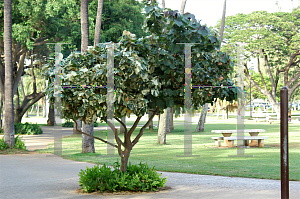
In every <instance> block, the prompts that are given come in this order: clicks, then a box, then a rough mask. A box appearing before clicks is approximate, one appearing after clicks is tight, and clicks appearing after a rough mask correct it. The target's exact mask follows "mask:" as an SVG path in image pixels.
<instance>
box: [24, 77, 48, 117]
mask: <svg viewBox="0 0 300 199" xmlns="http://www.w3.org/2000/svg"><path fill="white" fill-rule="evenodd" d="M43 86H44V88H46V81H45V78H44V79H43ZM46 103H47V102H46V96H45V97H44V106H43V117H46ZM26 112H27V111H26Z"/></svg>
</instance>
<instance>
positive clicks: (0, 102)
mask: <svg viewBox="0 0 300 199" xmlns="http://www.w3.org/2000/svg"><path fill="white" fill-rule="evenodd" d="M0 128H2V94H1V91H0Z"/></svg>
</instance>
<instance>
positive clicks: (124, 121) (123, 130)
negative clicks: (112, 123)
mask: <svg viewBox="0 0 300 199" xmlns="http://www.w3.org/2000/svg"><path fill="white" fill-rule="evenodd" d="M121 121H122V122H123V123H124V124H125V125H126V117H122V119H121ZM124 133H125V128H124V127H123V125H122V124H120V134H124Z"/></svg>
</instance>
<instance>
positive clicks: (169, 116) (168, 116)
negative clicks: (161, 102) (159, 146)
mask: <svg viewBox="0 0 300 199" xmlns="http://www.w3.org/2000/svg"><path fill="white" fill-rule="evenodd" d="M170 121H171V108H170V107H168V108H167V117H166V133H170V132H171V130H170V126H171V125H170Z"/></svg>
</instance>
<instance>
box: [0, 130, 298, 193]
mask: <svg viewBox="0 0 300 199" xmlns="http://www.w3.org/2000/svg"><path fill="white" fill-rule="evenodd" d="M42 128H43V131H44V133H43V134H42V135H36V136H32V135H31V136H29V135H28V136H24V140H25V143H26V146H27V148H28V149H30V150H33V149H37V148H45V147H46V146H47V144H48V143H51V142H53V140H54V137H57V136H62V135H63V136H65V135H71V134H72V129H71V128H61V127H55V128H53V127H42ZM98 128H99V129H100V128H103V127H97V129H98ZM104 128H105V127H104ZM59 132H60V135H58V133H59ZM93 165H94V164H91V163H85V162H75V161H71V160H65V159H62V158H61V157H59V156H55V155H52V154H22V155H21V154H20V155H0V187H1V189H0V198H1V199H2V198H3V199H17V198H20V199H27V198H28V199H41V198H57V199H66V198H70V199H71V198H72V199H73V198H75V199H76V198H136V199H138V198H140V199H148V198H166V199H167V198H170V199H177V198H178V199H182V198H195V199H198V198H203V199H213V198H226V199H228V198H234V199H235V198H244V199H253V198H255V199H277V198H278V199H279V198H280V180H266V179H252V178H236V177H233V178H232V177H222V176H209V175H195V174H184V173H170V172H160V173H162V176H163V177H166V176H167V180H168V181H167V183H166V186H169V187H171V189H170V190H165V191H161V192H157V193H137V194H131V195H112V194H106V195H99V194H98V195H97V194H80V193H77V192H76V190H77V189H79V188H80V187H79V185H78V180H79V177H78V173H79V171H80V170H81V169H85V168H86V166H88V167H92V166H93ZM299 198H300V182H294V181H291V182H290V199H299Z"/></svg>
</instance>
